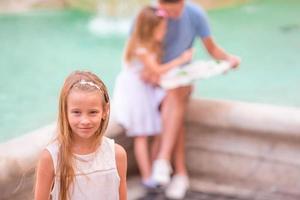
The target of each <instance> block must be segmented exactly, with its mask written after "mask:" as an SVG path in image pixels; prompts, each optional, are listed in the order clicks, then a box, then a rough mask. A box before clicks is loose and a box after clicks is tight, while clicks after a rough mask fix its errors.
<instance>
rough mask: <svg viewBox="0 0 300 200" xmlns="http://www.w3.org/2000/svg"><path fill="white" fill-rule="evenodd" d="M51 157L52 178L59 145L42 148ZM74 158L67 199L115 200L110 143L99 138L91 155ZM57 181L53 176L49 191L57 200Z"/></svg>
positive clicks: (115, 176) (116, 184) (112, 146)
mask: <svg viewBox="0 0 300 200" xmlns="http://www.w3.org/2000/svg"><path fill="white" fill-rule="evenodd" d="M46 149H47V150H48V151H49V152H50V154H51V157H52V161H53V165H54V170H55V175H56V174H57V163H58V151H59V143H58V142H54V143H52V144H50V145H49V146H47V148H46ZM74 156H75V159H76V160H75V164H74V165H75V166H74V170H75V177H74V182H73V186H71V188H70V189H71V190H70V191H71V200H83V199H85V200H94V199H105V200H117V199H119V184H120V177H119V175H118V171H117V167H116V159H115V143H114V140H112V139H109V138H107V137H103V139H102V143H101V145H100V146H99V147H98V149H97V150H96V151H95V152H94V153H91V154H87V155H77V154H74ZM58 194H59V178H58V177H57V176H55V180H54V187H53V189H52V192H51V196H52V199H53V200H57V199H58V197H59V195H58Z"/></svg>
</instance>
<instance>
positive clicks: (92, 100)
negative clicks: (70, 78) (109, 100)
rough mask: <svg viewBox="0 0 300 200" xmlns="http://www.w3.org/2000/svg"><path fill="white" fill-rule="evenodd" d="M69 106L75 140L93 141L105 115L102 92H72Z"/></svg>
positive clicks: (69, 116) (68, 110) (69, 97)
mask: <svg viewBox="0 0 300 200" xmlns="http://www.w3.org/2000/svg"><path fill="white" fill-rule="evenodd" d="M67 105H68V106H67V112H68V120H69V123H70V127H71V129H72V133H73V137H74V139H75V140H76V139H93V136H94V134H95V132H96V131H97V130H98V128H99V126H100V123H101V119H102V117H103V114H104V113H103V112H104V111H103V107H102V96H101V94H100V92H99V91H81V90H72V91H71V92H70V94H69V96H68V99H67Z"/></svg>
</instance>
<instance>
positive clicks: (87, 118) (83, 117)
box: [80, 116, 90, 124]
mask: <svg viewBox="0 0 300 200" xmlns="http://www.w3.org/2000/svg"><path fill="white" fill-rule="evenodd" d="M80 123H81V124H89V123H90V119H89V117H87V116H82V117H81V119H80Z"/></svg>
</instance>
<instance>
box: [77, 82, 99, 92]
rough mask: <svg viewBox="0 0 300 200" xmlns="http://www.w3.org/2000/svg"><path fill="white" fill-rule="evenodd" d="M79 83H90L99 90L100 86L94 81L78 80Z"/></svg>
mask: <svg viewBox="0 0 300 200" xmlns="http://www.w3.org/2000/svg"><path fill="white" fill-rule="evenodd" d="M78 83H79V84H80V85H90V86H92V87H95V88H97V89H98V90H100V87H99V86H98V85H96V84H95V83H93V82H91V81H86V80H80V81H79V82H78Z"/></svg>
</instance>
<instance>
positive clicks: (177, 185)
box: [165, 175, 190, 199]
mask: <svg viewBox="0 0 300 200" xmlns="http://www.w3.org/2000/svg"><path fill="white" fill-rule="evenodd" d="M189 185H190V184H189V178H188V177H187V176H185V175H174V176H173V177H172V180H171V183H170V185H168V187H167V189H166V192H165V193H166V197H167V198H170V199H183V198H184V197H185V195H186V192H187V190H188V189H189Z"/></svg>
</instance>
